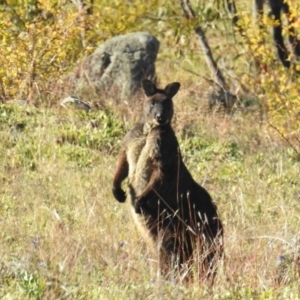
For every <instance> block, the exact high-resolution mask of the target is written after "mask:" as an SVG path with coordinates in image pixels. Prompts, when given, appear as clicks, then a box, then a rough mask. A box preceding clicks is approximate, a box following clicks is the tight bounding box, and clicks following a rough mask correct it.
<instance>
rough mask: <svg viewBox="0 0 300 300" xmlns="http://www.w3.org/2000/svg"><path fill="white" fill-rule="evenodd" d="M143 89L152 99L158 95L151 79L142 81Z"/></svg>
mask: <svg viewBox="0 0 300 300" xmlns="http://www.w3.org/2000/svg"><path fill="white" fill-rule="evenodd" d="M142 87H143V90H144V92H145V94H146V96H147V97H151V96H153V95H154V94H156V93H157V87H156V85H155V84H154V83H153V82H152V81H151V80H149V79H143V80H142Z"/></svg>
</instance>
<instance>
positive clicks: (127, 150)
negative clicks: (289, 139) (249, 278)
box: [112, 79, 223, 282]
mask: <svg viewBox="0 0 300 300" xmlns="http://www.w3.org/2000/svg"><path fill="white" fill-rule="evenodd" d="M142 88H143V90H144V92H145V95H146V97H147V99H146V100H145V102H144V105H143V116H142V118H141V120H140V121H139V122H138V123H137V124H136V125H135V126H134V128H133V129H132V130H130V131H129V132H128V133H127V134H126V136H125V138H124V140H123V144H122V148H121V150H120V152H119V156H118V162H117V170H116V173H115V176H114V180H113V187H112V191H113V195H114V197H115V198H116V200H118V201H119V202H125V200H126V196H127V194H128V197H129V198H130V201H131V204H132V206H133V208H134V211H135V214H137V215H140V216H141V217H142V219H143V220H144V222H143V223H144V224H145V227H146V230H147V232H148V233H149V234H150V236H151V237H152V240H153V241H154V243H156V244H157V245H159V247H160V257H161V260H163V261H164V265H162V269H164V270H165V267H164V266H167V267H166V268H167V270H169V271H170V269H171V268H172V267H175V268H176V269H178V270H179V271H180V270H183V266H187V267H188V269H190V268H192V266H193V264H194V263H198V264H199V261H201V263H200V269H201V274H203V276H204V277H203V278H205V279H208V278H211V282H213V279H214V276H215V272H216V265H217V261H218V259H219V258H220V257H221V256H222V253H223V227H222V223H221V221H220V219H219V216H218V212H217V208H216V205H215V204H214V203H213V201H212V199H211V197H210V195H209V193H208V192H207V191H206V190H205V189H204V188H203V187H201V186H200V185H199V184H198V183H196V182H195V180H194V179H193V178H192V176H191V174H190V172H189V171H188V169H187V167H186V166H185V164H184V162H183V160H182V156H181V153H180V148H179V144H178V141H177V138H176V135H175V132H174V130H173V128H172V126H171V121H172V117H173V113H174V112H173V100H172V98H173V96H175V95H176V94H177V92H178V90H179V88H180V83H178V82H173V83H170V84H168V85H167V86H166V87H165V89H159V88H158V87H156V85H155V84H154V83H153V82H152V81H150V80H147V79H144V80H143V81H142ZM127 177H128V192H127V194H126V193H125V191H124V190H123V189H122V182H123V181H124V180H125V179H126V178H127ZM197 249H199V250H200V251H198V252H197V251H196V250H197ZM196 252H197V253H196ZM164 270H163V271H164ZM179 274H180V273H179Z"/></svg>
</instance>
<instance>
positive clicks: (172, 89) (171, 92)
mask: <svg viewBox="0 0 300 300" xmlns="http://www.w3.org/2000/svg"><path fill="white" fill-rule="evenodd" d="M179 89H180V83H179V82H172V83H170V84H168V85H167V86H166V87H165V91H166V94H167V95H168V96H170V97H171V98H172V97H173V96H175V95H176V94H177V92H178V91H179Z"/></svg>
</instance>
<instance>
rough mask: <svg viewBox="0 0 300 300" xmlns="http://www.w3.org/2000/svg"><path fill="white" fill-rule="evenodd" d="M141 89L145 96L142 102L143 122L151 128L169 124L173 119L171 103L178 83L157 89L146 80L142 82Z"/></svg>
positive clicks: (177, 88)
mask: <svg viewBox="0 0 300 300" xmlns="http://www.w3.org/2000/svg"><path fill="white" fill-rule="evenodd" d="M142 87H143V90H144V92H145V94H146V96H147V99H146V101H145V102H144V120H145V122H146V123H147V125H148V126H150V127H151V128H153V127H158V126H163V125H166V124H170V122H171V120H172V117H173V101H172V98H173V96H175V95H176V94H177V92H178V90H179V88H180V83H179V82H173V83H170V84H168V85H167V86H166V87H165V88H164V89H159V88H157V87H156V85H155V84H154V83H153V82H152V81H150V80H148V79H144V80H142Z"/></svg>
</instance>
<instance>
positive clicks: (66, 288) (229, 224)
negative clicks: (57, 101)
mask: <svg viewBox="0 0 300 300" xmlns="http://www.w3.org/2000/svg"><path fill="white" fill-rule="evenodd" d="M177 76H178V77H179V74H176V76H175V77H177ZM174 79H176V78H174ZM186 90H187V89H186V88H185V82H183V88H182V91H181V92H180V93H179V95H178V96H176V97H175V102H176V120H175V124H174V126H175V128H176V130H177V132H178V137H179V139H180V144H181V149H182V153H183V156H184V157H185V161H186V163H187V165H188V166H189V169H190V170H191V172H192V173H193V175H194V177H195V178H196V179H197V180H198V181H199V182H200V183H202V185H203V186H205V187H206V188H207V189H208V190H209V191H210V192H211V194H212V195H213V197H214V199H215V200H216V202H217V204H218V207H219V211H220V214H221V217H222V220H223V222H224V225H225V249H226V260H225V262H223V263H222V264H221V265H220V269H219V273H218V276H217V280H216V284H215V286H214V288H213V289H212V290H210V289H208V288H207V287H205V286H202V285H201V284H200V285H199V283H198V282H194V283H190V284H182V285H178V284H177V283H175V282H165V281H163V280H162V279H158V278H156V269H157V268H156V264H155V257H152V256H151V254H150V253H148V252H147V247H146V246H145V244H144V242H143V240H142V239H141V237H140V236H139V234H138V232H137V231H136V229H135V227H134V224H133V222H132V220H131V216H130V213H129V206H128V205H127V204H124V205H122V204H119V203H117V202H116V201H115V200H114V199H113V197H112V194H111V182H112V176H113V172H114V166H115V162H116V153H117V151H118V148H119V145H120V140H121V139H122V137H123V135H124V133H125V131H126V130H127V129H128V128H130V126H131V122H125V123H124V122H123V121H121V120H120V119H119V118H118V117H116V115H117V114H115V113H114V111H113V109H111V108H109V107H108V108H107V109H106V110H105V111H101V110H97V111H95V112H92V113H91V114H89V115H86V114H84V113H82V112H81V111H73V110H65V109H60V108H54V109H51V110H47V109H37V108H34V107H27V106H16V105H12V104H5V105H1V107H0V121H1V122H0V134H1V141H2V142H1V144H0V153H1V163H0V181H1V189H0V226H1V228H2V230H1V232H2V233H1V235H0V244H1V248H0V272H1V281H0V297H1V298H2V299H21V298H22V299H25V298H33V299H200V298H201V299H298V298H300V297H299V292H298V290H299V286H298V277H297V276H296V275H297V274H296V273H297V268H294V267H293V266H294V264H293V263H291V262H290V261H289V256H288V255H286V253H287V252H289V253H292V252H293V251H297V249H298V245H297V243H294V242H293V239H295V238H296V236H297V234H298V228H299V222H300V221H299V210H300V206H299V188H298V180H299V170H300V168H299V164H300V163H299V160H298V159H297V156H296V153H295V152H294V150H293V149H291V148H290V147H289V146H288V145H286V144H285V143H284V142H283V141H282V139H281V138H280V137H279V136H277V134H276V132H274V131H272V130H271V129H270V128H268V126H266V124H265V123H264V122H261V121H260V120H259V118H257V117H255V116H253V115H252V114H245V113H241V112H237V113H236V114H235V115H234V116H233V117H230V118H226V117H225V118H224V117H222V116H221V115H216V116H212V115H211V114H209V115H205V114H204V113H203V112H200V111H199V103H198V102H197V101H199V100H195V99H194V98H191V97H190V96H189V95H188V94H187V92H186ZM114 110H116V107H114ZM128 119H130V117H128ZM280 255H285V260H284V261H285V266H283V265H282V266H281V268H278V262H279V257H280ZM280 276H281V277H285V280H283V281H280Z"/></svg>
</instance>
